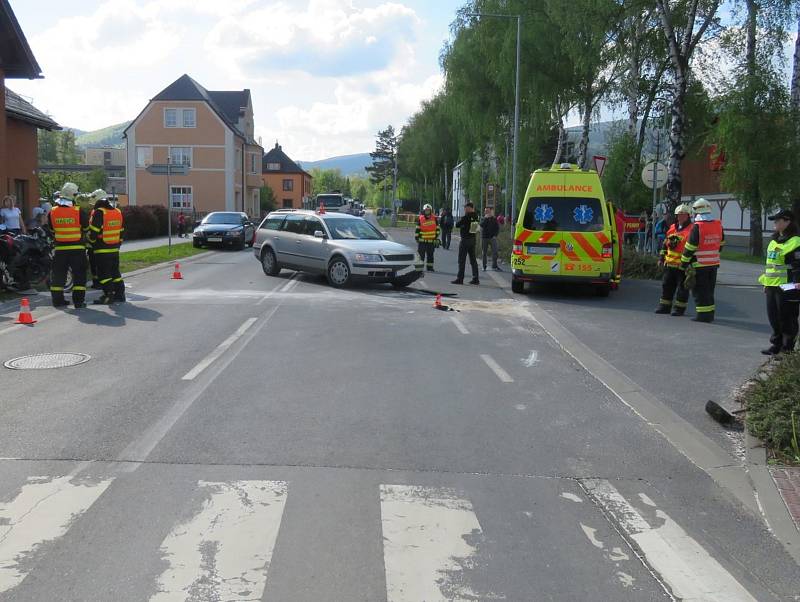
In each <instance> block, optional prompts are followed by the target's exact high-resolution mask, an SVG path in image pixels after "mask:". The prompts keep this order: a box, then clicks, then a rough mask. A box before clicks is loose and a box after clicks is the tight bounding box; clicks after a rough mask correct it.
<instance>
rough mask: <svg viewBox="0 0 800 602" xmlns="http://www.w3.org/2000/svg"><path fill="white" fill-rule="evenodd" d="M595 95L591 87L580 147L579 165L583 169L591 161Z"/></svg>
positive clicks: (585, 110) (587, 96)
mask: <svg viewBox="0 0 800 602" xmlns="http://www.w3.org/2000/svg"><path fill="white" fill-rule="evenodd" d="M592 108H593V95H592V91H591V85H590V86H589V89H588V90H587V91H586V96H584V99H583V109H582V110H583V115H582V117H583V122H582V124H581V143H580V146H579V147H578V165H579V166H580V167H581V169H586V168H587V167H588V163H587V161H588V159H589V127H590V126H591V123H592Z"/></svg>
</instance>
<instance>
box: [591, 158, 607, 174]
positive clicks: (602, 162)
mask: <svg viewBox="0 0 800 602" xmlns="http://www.w3.org/2000/svg"><path fill="white" fill-rule="evenodd" d="M606 163H608V157H604V156H602V155H595V156H594V168H595V170H596V171H597V175H598V176H600V177H601V178H602V177H603V172H604V171H605V170H606Z"/></svg>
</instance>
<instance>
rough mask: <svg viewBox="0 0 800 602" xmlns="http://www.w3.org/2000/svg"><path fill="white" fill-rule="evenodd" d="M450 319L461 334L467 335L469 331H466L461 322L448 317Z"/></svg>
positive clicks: (453, 317)
mask: <svg viewBox="0 0 800 602" xmlns="http://www.w3.org/2000/svg"><path fill="white" fill-rule="evenodd" d="M450 319H451V320H452V321H453V324H455V325H456V328H458V331H459V332H460V333H461V334H469V330H467V327H466V326H464V324H463V323H462V322H461V320H459V319H458V318H456V317H455V316H450Z"/></svg>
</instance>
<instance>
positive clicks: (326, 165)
mask: <svg viewBox="0 0 800 602" xmlns="http://www.w3.org/2000/svg"><path fill="white" fill-rule="evenodd" d="M298 163H299V164H300V165H301V166H302V168H303V169H305V170H307V171H310V170H311V169H313V168H315V167H318V168H319V169H338V170H339V171H340V172H342V175H343V176H362V177H364V176H366V175H367V172H366V171H365V170H364V168H365V167H367V165H372V157H370V156H369V153H358V154H356V155H343V156H341V157H331V158H330V159H322V160H320V161H298Z"/></svg>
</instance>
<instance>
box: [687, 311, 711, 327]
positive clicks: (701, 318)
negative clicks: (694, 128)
mask: <svg viewBox="0 0 800 602" xmlns="http://www.w3.org/2000/svg"><path fill="white" fill-rule="evenodd" d="M692 321H693V322H704V323H706V324H710V323H711V322H713V321H714V312H713V311H704V312H700V313H698V314H697V315H696V316H695V317H694V318H692Z"/></svg>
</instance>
